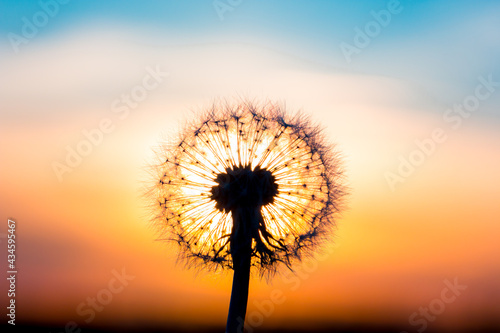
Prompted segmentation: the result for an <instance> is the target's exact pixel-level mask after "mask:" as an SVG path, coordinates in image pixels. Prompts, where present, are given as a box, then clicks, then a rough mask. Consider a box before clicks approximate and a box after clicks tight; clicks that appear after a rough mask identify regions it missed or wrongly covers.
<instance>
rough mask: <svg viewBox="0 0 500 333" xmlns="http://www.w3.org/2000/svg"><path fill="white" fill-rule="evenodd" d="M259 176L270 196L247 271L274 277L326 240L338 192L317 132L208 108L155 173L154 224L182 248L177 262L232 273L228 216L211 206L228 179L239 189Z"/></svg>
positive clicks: (267, 109)
mask: <svg viewBox="0 0 500 333" xmlns="http://www.w3.org/2000/svg"><path fill="white" fill-rule="evenodd" d="M221 109H222V110H221ZM259 170H262V171H261V173H262V172H267V174H270V175H271V177H272V178H270V179H272V182H273V183H274V184H275V185H274V186H275V187H276V186H277V192H276V193H273V195H272V196H270V197H269V200H268V202H267V201H266V202H263V203H262V204H261V205H260V207H261V208H260V211H261V214H262V222H261V223H260V225H259V226H255V230H256V232H255V235H253V244H254V245H253V253H254V254H253V256H252V265H254V266H257V267H259V268H261V269H262V270H264V271H265V270H268V269H271V270H274V269H276V267H272V265H273V264H274V262H275V260H274V259H276V258H278V257H280V258H281V259H279V260H277V261H280V262H281V263H284V264H285V265H287V266H289V265H290V262H291V260H292V259H294V258H296V259H300V258H301V256H302V255H303V254H304V253H307V252H308V250H310V249H311V248H312V247H313V246H314V245H315V244H317V243H318V241H319V240H321V239H322V238H323V237H324V236H325V233H326V232H327V231H328V228H329V227H331V226H332V225H333V215H334V214H335V213H336V212H337V210H338V207H339V206H338V202H339V199H340V198H341V197H342V195H343V194H344V192H343V189H342V185H341V184H340V181H339V180H340V171H339V166H338V161H337V160H336V158H335V155H334V154H333V153H332V152H331V150H330V149H329V148H327V147H326V146H325V145H324V144H323V142H322V139H321V137H320V134H319V130H318V129H317V128H316V127H313V126H310V125H309V124H308V122H307V121H306V120H305V119H303V117H300V116H296V117H294V118H290V119H289V118H287V117H285V115H284V113H283V111H282V110H281V109H280V108H279V107H278V106H276V105H272V104H268V105H265V106H264V107H262V108H260V109H259V108H257V107H255V106H253V105H250V104H248V103H247V104H242V105H239V106H237V107H234V108H231V107H229V106H224V107H223V108H222V107H219V108H218V109H217V108H215V107H214V108H213V109H212V110H210V112H208V113H207V114H206V115H205V116H204V117H203V118H202V119H200V121H198V122H196V123H193V124H191V125H189V126H188V127H187V128H186V130H185V132H184V133H183V134H182V135H181V137H180V140H179V142H178V143H177V144H176V145H174V146H170V147H165V156H164V158H163V159H162V162H161V163H160V164H159V165H158V176H159V181H157V185H156V186H155V195H156V198H157V205H158V207H159V214H158V217H157V219H156V221H157V224H158V225H159V227H160V229H161V230H162V231H166V232H167V233H168V236H167V237H168V238H169V239H172V240H175V241H176V242H177V243H179V245H181V247H183V251H181V256H183V257H184V258H186V259H189V260H188V261H189V262H193V263H196V262H198V263H201V262H204V263H206V264H209V265H210V264H215V265H210V266H211V267H212V268H214V269H217V268H219V267H229V268H231V265H232V263H231V256H230V249H229V247H230V246H229V244H230V242H229V240H230V236H231V232H232V227H233V222H232V216H231V213H232V211H231V209H230V208H228V207H226V208H225V209H223V208H221V204H219V205H217V200H216V196H217V195H218V191H219V189H221V190H223V189H225V187H223V186H229V185H228V184H229V183H230V182H229V178H231V179H233V178H234V179H233V180H232V183H231V184H233V183H234V184H238V181H241V182H245V179H246V178H244V176H243V172H246V173H245V174H248V175H250V174H256V173H257V172H259ZM255 177H257V176H255ZM226 178H227V181H226ZM249 179H250V178H249ZM252 179H253V178H252ZM246 181H247V182H248V181H249V180H246ZM251 182H255V180H252V181H251ZM223 184H226V185H223ZM221 186H222V187H221ZM241 191H246V190H245V189H242V190H241ZM237 192H238V191H237ZM259 195H260V194H258V193H257V194H256V195H255V197H258V196H259ZM233 196H234V194H233ZM227 200H231V198H228V199H227ZM256 200H257V198H256ZM172 236H173V237H172ZM191 259H194V260H191ZM199 259H201V261H199Z"/></svg>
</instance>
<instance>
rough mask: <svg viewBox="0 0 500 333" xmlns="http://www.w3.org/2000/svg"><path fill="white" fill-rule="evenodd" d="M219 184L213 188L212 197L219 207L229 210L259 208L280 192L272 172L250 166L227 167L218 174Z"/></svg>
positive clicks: (222, 209)
mask: <svg viewBox="0 0 500 333" xmlns="http://www.w3.org/2000/svg"><path fill="white" fill-rule="evenodd" d="M215 181H216V182H217V184H218V185H215V186H213V187H212V189H211V194H212V195H211V199H213V200H215V201H216V202H217V204H216V207H217V209H219V210H221V211H223V212H229V211H232V210H234V209H238V208H243V207H254V208H259V207H261V206H264V205H267V204H270V203H272V202H273V201H274V197H275V196H276V195H277V194H278V184H276V179H275V177H274V176H273V175H272V173H271V172H270V171H268V170H266V169H261V168H259V167H257V168H255V169H254V170H252V169H251V168H250V166H245V167H241V166H240V167H233V168H227V169H226V172H224V173H220V174H218V175H217V178H216V180H215Z"/></svg>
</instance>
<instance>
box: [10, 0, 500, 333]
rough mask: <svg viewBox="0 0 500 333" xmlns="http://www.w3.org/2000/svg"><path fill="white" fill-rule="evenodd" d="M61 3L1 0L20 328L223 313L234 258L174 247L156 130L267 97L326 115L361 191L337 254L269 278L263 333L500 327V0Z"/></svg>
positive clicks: (327, 128) (253, 296) (353, 187)
mask: <svg viewBox="0 0 500 333" xmlns="http://www.w3.org/2000/svg"><path fill="white" fill-rule="evenodd" d="M62 2H64V1H61V3H59V2H57V1H56V0H41V1H13V0H12V1H7V0H0V133H1V136H2V139H1V140H0V156H1V162H0V184H1V192H0V193H1V194H0V199H1V200H0V208H1V209H0V211H1V219H2V223H1V228H0V233H1V234H0V236H1V238H0V241H1V249H2V251H6V238H5V237H6V232H7V219H8V218H13V219H14V220H15V221H16V222H17V229H16V232H17V234H16V250H17V252H16V256H17V259H16V264H17V268H18V274H17V290H16V304H17V310H16V314H17V316H16V321H17V323H18V324H19V325H22V324H26V325H28V324H29V325H38V326H40V327H42V326H43V327H49V326H50V327H58V328H64V326H65V325H66V324H67V323H68V322H72V321H73V322H75V323H76V324H77V325H78V327H82V328H84V327H89V328H91V327H105V328H120V327H123V326H138V327H161V328H164V329H165V330H168V329H174V328H175V329H178V328H192V327H196V328H197V329H199V330H200V331H203V329H204V328H207V327H224V324H225V320H226V315H227V309H228V304H229V297H230V290H231V274H230V273H220V272H219V273H206V272H203V271H196V270H193V269H185V268H184V267H183V265H182V264H176V258H177V247H176V246H174V245H169V244H166V243H164V242H161V241H156V239H157V238H158V235H157V234H156V233H155V230H154V229H153V228H151V223H150V217H151V216H150V215H151V214H150V211H149V210H148V205H149V204H150V202H148V201H147V197H145V196H144V192H145V189H146V188H147V187H148V186H149V185H150V184H151V182H152V178H151V176H150V173H149V171H150V169H148V165H149V163H150V162H151V161H152V160H153V159H154V152H153V150H154V148H155V147H157V146H158V145H159V144H160V143H161V142H162V141H165V140H171V138H172V137H175V134H176V133H177V132H178V131H179V130H181V129H182V128H183V125H184V124H185V123H186V122H187V121H190V120H191V119H195V118H196V117H197V114H198V113H199V112H200V111H203V110H204V109H206V108H208V107H210V105H211V104H212V103H213V102H214V101H215V100H220V99H227V100H230V101H234V100H239V99H241V98H248V99H251V100H255V101H266V100H271V101H276V102H279V103H282V104H283V105H286V108H287V110H289V111H290V112H291V113H294V112H296V111H302V112H303V113H305V114H307V115H309V116H310V118H311V120H313V121H314V122H315V123H317V124H319V125H320V126H322V127H323V128H324V135H325V136H326V137H327V138H328V140H329V141H330V142H332V143H335V144H336V147H337V149H338V150H339V151H341V152H342V158H343V161H344V169H345V175H346V180H347V185H348V186H349V188H350V192H351V194H350V196H349V198H348V205H347V206H348V209H346V210H345V211H344V212H343V214H342V217H341V219H340V220H339V222H338V225H337V228H336V230H335V235H334V237H333V239H334V242H332V243H331V244H329V245H328V246H327V247H326V248H325V249H323V250H324V253H323V256H321V258H316V259H311V260H309V261H306V262H305V263H304V265H302V266H301V265H299V266H297V275H295V276H294V275H290V274H285V275H282V276H276V277H275V278H274V279H273V280H271V281H265V280H260V279H259V278H258V277H257V276H255V277H254V278H253V279H252V281H251V285H250V296H249V306H248V311H247V321H249V322H250V323H254V324H253V326H252V327H253V328H254V329H255V331H258V330H259V329H262V330H263V329H274V328H284V329H288V328H304V329H307V330H310V331H313V330H314V329H316V328H318V329H319V328H322V327H345V325H347V327H349V326H352V327H357V326H364V327H368V328H375V327H381V326H382V327H391V328H392V329H393V331H394V332H402V331H407V332H409V333H410V332H417V331H418V329H420V328H422V327H423V325H424V324H422V323H423V322H425V323H426V324H425V325H426V329H427V332H434V331H450V332H451V331H453V332H458V331H459V330H460V329H463V330H464V331H465V330H466V329H478V328H480V327H487V326H491V325H493V326H494V327H496V328H500V319H499V318H500V303H499V301H498V300H499V299H500V284H499V281H500V261H499V259H500V242H499V240H498V235H499V234H500V204H499V202H500V173H499V172H498V170H500V111H499V110H500V62H499V60H498V59H500V33H499V31H500V3H498V2H496V1H477V2H472V1H470V2H468V1H401V2H399V3H398V2H394V1H356V2H352V1H351V2H349V1H319V0H318V1H306V0H303V1H285V0H283V1H278V0H276V1H263V0H252V1H250V0H242V1H236V0H233V1H228V0H221V1H212V0H207V1H201V0H200V1H194V0H192V1H118V0H116V1H105V2H104V1H97V0H95V1H77V0H72V1H69V2H68V3H66V4H62ZM231 3H232V5H231ZM384 15H385V16H384ZM377 19H378V20H379V21H377ZM379 22H381V23H379ZM370 29H371V30H370ZM366 31H367V33H368V34H367V33H366ZM354 50H355V51H354ZM138 87H139V88H138ZM141 87H144V88H141ZM138 92H141V94H142V95H141V100H140V101H139V100H134V99H133V97H132V100H131V101H128V102H127V101H126V98H127V96H130V95H131V94H132V93H134V94H135V93H137V94H138ZM86 133H87V134H86ZM89 133H90V134H89ZM89 136H90V137H91V138H92V140H94V143H91V142H90V141H89ZM78 150H80V151H84V154H83V155H85V156H79V157H75V154H78ZM75 151H76V153H75ZM2 253H6V252H2ZM2 258H3V259H2V265H1V267H2V269H3V270H5V271H7V263H6V260H5V259H6V255H3V256H2ZM123 272H126V275H127V276H128V277H129V280H127V279H125V280H123V281H125V282H123V281H122V282H123V283H124V284H123V285H121V284H120V283H121V282H118V280H117V278H116V275H120V274H122V273H123ZM285 273H286V272H285ZM120 281H121V280H120ZM455 282H456V283H458V284H459V285H460V286H466V288H465V287H463V290H461V291H458V292H457V293H458V294H459V295H456V297H455V298H454V300H453V301H450V302H444V301H443V300H444V298H443V295H448V296H449V295H452V294H449V293H446V292H445V291H444V290H445V289H446V288H449V285H450V284H451V285H453V284H454V283H455ZM119 286H123V288H118V287H119ZM0 287H1V294H2V296H1V297H2V309H3V310H2V311H5V306H6V305H7V304H8V302H9V298H8V297H7V290H8V285H7V283H6V280H3V281H2V283H0ZM118 289H119V290H120V291H117V290H118ZM103 290H104V291H103ZM106 290H108V291H109V290H115V291H117V292H111V293H109V292H108V291H106ZM104 294H106V295H112V299H109V300H107V301H108V302H107V304H105V305H103V306H102V308H101V309H100V310H102V311H94V312H93V315H92V316H91V315H90V313H92V311H90V310H89V309H91V308H92V307H91V306H89V305H88V304H87V300H88V298H95V297H96V296H97V295H100V296H101V298H102V297H106V296H102V295H104ZM278 294H279V295H281V298H280V302H274V303H273V301H272V300H273V299H275V297H274V296H272V295H278ZM278 303H279V304H278ZM263 304H265V305H263ZM269 304H272V307H271V308H269ZM436 304H444V306H445V308H444V309H440V308H439V306H438V305H436ZM266 306H268V307H267V308H266ZM429 306H431V310H432V307H433V306H434V309H438V310H442V311H438V310H436V311H437V312H439V313H438V314H435V319H434V320H433V321H430V320H428V321H425V320H424V319H423V318H425V317H423V316H422V315H420V314H418V312H419V309H420V308H425V307H429ZM85 313H86V314H85ZM415 313H417V315H415ZM431 313H432V311H431ZM91 317H92V318H91ZM2 318H3V319H2V320H3V321H2V325H4V324H6V319H5V318H6V316H5V314H4V312H2ZM411 318H413V323H412V320H411ZM42 331H43V330H42Z"/></svg>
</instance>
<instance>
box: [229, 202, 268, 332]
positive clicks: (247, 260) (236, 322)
mask: <svg viewBox="0 0 500 333" xmlns="http://www.w3.org/2000/svg"><path fill="white" fill-rule="evenodd" d="M232 216H233V232H232V235H231V256H232V258H233V268H234V275H233V287H232V290H231V301H230V302H229V313H228V316H227V325H226V333H243V327H244V324H245V315H246V312H247V302H248V287H249V282H250V264H251V253H252V234H251V226H252V225H256V223H258V221H259V216H260V209H258V208H248V207H243V208H239V209H235V210H234V211H233V212H232Z"/></svg>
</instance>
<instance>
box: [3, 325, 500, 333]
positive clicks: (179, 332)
mask: <svg viewBox="0 0 500 333" xmlns="http://www.w3.org/2000/svg"><path fill="white" fill-rule="evenodd" d="M0 331H1V332H2V333H3V332H33V333H35V332H40V333H160V332H162V333H163V332H172V333H194V332H199V333H203V332H206V333H223V332H224V327H189V328H187V327H186V328H183V327H145V326H142V327H139V326H137V327H123V328H89V327H77V328H75V329H69V330H65V328H64V327H56V326H53V327H52V326H40V325H23V324H20V325H19V324H18V325H15V326H12V325H6V324H3V325H0ZM245 332H247V333H254V332H255V333H327V332H328V333H330V332H339V333H340V332H341V333H362V332H363V333H364V332H367V333H369V332H374V333H390V332H395V333H405V332H407V333H417V330H416V328H414V327H411V328H410V327H402V328H401V327H390V326H386V327H373V326H371V327H370V326H364V325H353V324H349V325H347V324H346V325H337V326H332V327H325V328H321V329H290V328H287V329H278V328H275V329H274V328H255V329H253V331H252V330H247V331H245ZM441 332H443V333H500V327H499V326H497V325H484V327H478V328H470V329H463V330H446V331H444V330H435V329H432V328H431V327H429V328H427V329H426V330H425V333H441Z"/></svg>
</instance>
